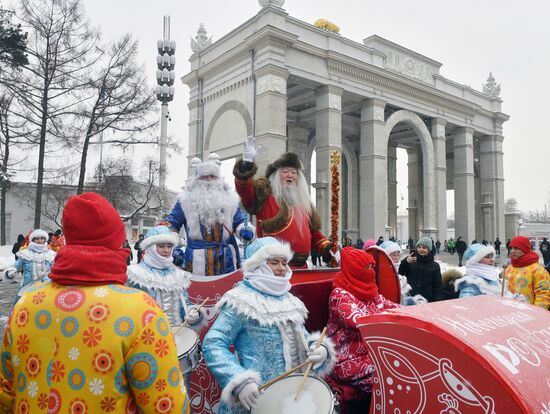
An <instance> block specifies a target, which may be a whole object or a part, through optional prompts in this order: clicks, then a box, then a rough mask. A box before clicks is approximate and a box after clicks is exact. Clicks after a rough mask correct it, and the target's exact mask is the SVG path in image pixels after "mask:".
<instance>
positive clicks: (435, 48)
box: [84, 0, 550, 213]
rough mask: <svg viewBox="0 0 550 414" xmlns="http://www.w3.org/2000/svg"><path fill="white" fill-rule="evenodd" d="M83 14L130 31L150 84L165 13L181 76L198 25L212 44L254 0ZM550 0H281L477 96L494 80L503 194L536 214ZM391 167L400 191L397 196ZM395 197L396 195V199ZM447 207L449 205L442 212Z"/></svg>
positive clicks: (176, 128)
mask: <svg viewBox="0 0 550 414" xmlns="http://www.w3.org/2000/svg"><path fill="white" fill-rule="evenodd" d="M84 4H85V7H86V11H87V14H88V16H89V18H90V20H91V22H92V24H94V25H96V26H100V28H101V30H102V32H103V33H104V35H105V37H107V38H114V37H118V36H120V35H122V34H123V33H126V32H131V33H133V34H134V35H136V36H137V37H138V39H139V40H140V58H141V60H142V61H143V62H145V63H146V65H147V67H148V69H149V71H150V73H151V85H153V84H154V83H155V70H156V63H155V58H156V41H157V39H159V38H161V37H162V18H163V15H165V14H168V15H170V16H171V21H172V27H171V37H172V39H174V40H176V42H177V51H176V56H177V63H176V73H177V78H178V79H179V78H181V76H183V75H185V74H186V73H187V72H188V71H189V62H188V58H189V56H190V55H191V49H190V45H189V42H190V40H189V39H190V37H194V36H195V35H196V32H197V29H198V27H199V24H200V23H204V25H205V28H206V30H207V32H208V36H213V40H214V41H216V40H217V39H219V38H220V37H222V36H223V35H224V34H226V33H227V32H229V31H230V30H232V29H234V28H236V27H237V26H239V25H240V24H242V23H243V22H244V21H246V20H247V19H249V18H250V17H252V16H254V15H255V14H256V13H257V12H258V11H259V9H260V6H259V4H258V2H257V0H234V1H226V0H201V1H193V2H191V1H186V0H184V1H182V0H164V1H151V0H84ZM549 4H550V3H548V2H546V1H543V0H526V1H521V2H519V1H514V0H500V1H496V0H462V1H460V2H459V1H454V2H449V1H446V2H445V1H441V0H416V1H410V0H393V1H391V2H387V1H380V0H379V1H368V0H342V1H327V0H318V1H314V0H286V2H285V4H284V6H283V8H284V9H285V10H286V11H287V12H288V13H289V14H290V15H291V16H293V17H295V18H298V19H300V20H303V21H306V22H310V23H313V22H314V21H315V20H317V19H318V18H325V19H327V20H330V21H332V22H334V23H336V24H337V25H338V26H340V33H341V35H342V36H344V37H346V38H349V39H351V40H354V41H356V42H359V43H362V41H363V39H364V38H366V37H368V36H370V35H373V34H377V35H379V36H382V37H384V38H386V39H388V40H391V41H393V42H395V43H398V44H400V45H402V46H404V47H407V48H409V49H412V50H414V51H416V52H418V53H421V54H423V55H424V56H427V57H429V58H431V59H434V60H436V61H438V62H441V63H442V64H443V66H442V67H441V69H440V74H441V75H443V76H445V77H447V78H449V79H451V80H453V81H455V82H458V83H461V84H465V85H469V86H471V87H473V88H474V89H478V90H481V88H482V84H483V83H485V81H486V79H487V77H488V75H489V72H492V73H493V75H494V77H495V78H496V81H497V83H500V84H501V95H500V96H501V98H502V99H503V101H504V102H503V105H502V109H503V112H505V113H506V114H508V115H510V116H511V119H510V121H508V122H506V123H505V124H504V137H505V138H504V175H505V179H506V181H505V187H504V188H505V197H506V198H511V197H514V198H516V199H517V200H518V202H519V207H520V209H522V210H530V209H538V210H544V208H545V204H546V203H547V202H548V199H550V180H549V179H548V177H549V176H550V174H549V169H548V162H547V160H548V157H549V156H550V139H549V138H550V136H549V134H548V132H547V130H546V128H545V127H544V125H545V124H546V122H547V118H548V109H547V108H548V107H549V105H548V102H547V101H546V100H547V99H549V98H550V85H549V81H548V75H547V74H548V73H549V70H550V45H549V42H550V25H549V24H548V16H549V15H550V13H549V12H550V6H549ZM187 102H188V88H187V86H186V85H183V84H182V83H181V82H180V81H178V82H177V83H176V97H175V99H174V101H173V102H172V103H171V104H170V112H171V115H172V122H170V123H169V126H168V131H169V134H170V135H172V136H173V137H175V138H177V139H179V140H180V142H182V144H183V153H182V154H181V155H175V156H172V158H171V159H170V161H169V166H168V168H169V175H168V178H167V185H168V187H169V188H171V189H174V190H178V189H179V188H180V187H181V186H182V184H183V183H184V180H185V171H186V169H185V168H184V162H185V160H184V159H185V155H186V154H187V149H188V145H187V136H188V127H187V122H188V110H187ZM403 169H404V168H401V167H400V171H398V174H399V176H398V179H399V180H400V181H401V182H400V184H399V185H400V189H399V190H398V191H399V192H406V183H405V182H403V181H404V180H403V179H402V178H401V179H400V178H399V177H403V171H402V170H403ZM398 194H399V193H398ZM453 209H454V208H453V207H452V206H449V213H450V212H451V211H452V210H453Z"/></svg>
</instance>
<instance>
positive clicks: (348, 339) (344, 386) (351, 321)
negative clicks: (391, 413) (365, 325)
mask: <svg viewBox="0 0 550 414" xmlns="http://www.w3.org/2000/svg"><path fill="white" fill-rule="evenodd" d="M328 306H329V320H328V324H327V335H329V337H330V338H331V339H332V341H333V342H334V346H335V348H336V355H337V358H338V359H337V362H336V365H335V366H334V370H333V371H332V374H331V378H330V379H331V380H333V381H330V382H331V383H336V384H337V386H336V388H337V389H339V393H340V398H341V399H342V400H344V401H347V400H350V399H360V396H361V395H364V394H368V393H370V392H371V391H372V382H373V378H372V375H373V372H374V365H373V363H372V360H371V358H370V356H369V354H368V348H367V345H366V343H365V342H364V341H363V338H362V337H361V333H360V332H359V329H358V327H357V318H358V317H360V316H368V315H374V314H377V313H381V312H382V311H383V310H384V309H392V308H397V307H398V306H399V305H397V304H395V303H393V302H391V301H389V300H387V299H386V298H384V296H382V295H378V296H376V297H375V298H374V299H373V300H372V301H369V302H362V301H360V300H359V299H357V298H356V297H355V296H354V295H352V294H351V293H349V292H348V291H346V290H344V289H342V288H335V289H334V290H333V291H332V293H331V294H330V297H329V301H328ZM342 394H344V395H342Z"/></svg>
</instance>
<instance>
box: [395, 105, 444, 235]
mask: <svg viewBox="0 0 550 414" xmlns="http://www.w3.org/2000/svg"><path fill="white" fill-rule="evenodd" d="M400 122H404V123H406V124H408V125H410V126H411V127H412V129H413V130H414V132H415V133H416V135H417V137H418V138H419V139H420V148H421V150H422V160H423V163H422V173H423V177H424V184H423V193H422V195H423V199H424V214H423V219H424V226H423V230H424V232H425V233H433V232H435V175H434V172H435V169H434V147H433V142H432V137H431V135H430V132H429V131H428V128H427V127H426V125H425V124H424V122H423V121H422V119H421V118H420V117H419V116H418V115H417V114H415V113H414V112H411V111H408V110H399V111H396V112H394V113H393V114H391V115H390V117H389V118H388V119H387V120H386V125H385V140H386V148H387V145H388V144H389V139H390V133H391V131H392V129H393V128H394V127H395V126H396V125H397V124H398V123H400Z"/></svg>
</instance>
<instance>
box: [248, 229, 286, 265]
mask: <svg viewBox="0 0 550 414" xmlns="http://www.w3.org/2000/svg"><path fill="white" fill-rule="evenodd" d="M246 255H247V257H248V259H247V260H246V261H245V262H244V265H243V270H244V271H245V272H251V271H253V270H254V269H256V268H257V267H258V266H261V265H262V264H263V263H265V261H266V260H267V259H269V258H270V257H284V258H285V259H286V260H290V259H292V256H293V253H292V250H290V245H289V244H287V243H282V242H280V241H279V240H277V239H276V238H274V237H260V238H258V239H256V240H254V241H253V242H252V243H250V244H249V245H248V246H247V247H246Z"/></svg>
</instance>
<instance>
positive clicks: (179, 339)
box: [173, 326, 199, 356]
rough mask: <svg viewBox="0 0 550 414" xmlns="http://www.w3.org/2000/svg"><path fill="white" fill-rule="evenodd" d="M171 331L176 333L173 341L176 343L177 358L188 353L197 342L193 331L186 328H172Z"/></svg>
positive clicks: (197, 338)
mask: <svg viewBox="0 0 550 414" xmlns="http://www.w3.org/2000/svg"><path fill="white" fill-rule="evenodd" d="M180 328H181V329H180ZM173 329H174V332H177V334H176V335H175V336H174V340H175V341H176V349H177V350H178V356H180V355H183V354H186V353H187V352H189V351H190V350H191V349H193V347H194V346H195V345H196V343H197V342H198V341H199V337H198V335H197V334H196V333H195V331H194V330H193V329H191V328H188V327H187V326H174V328H173Z"/></svg>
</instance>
